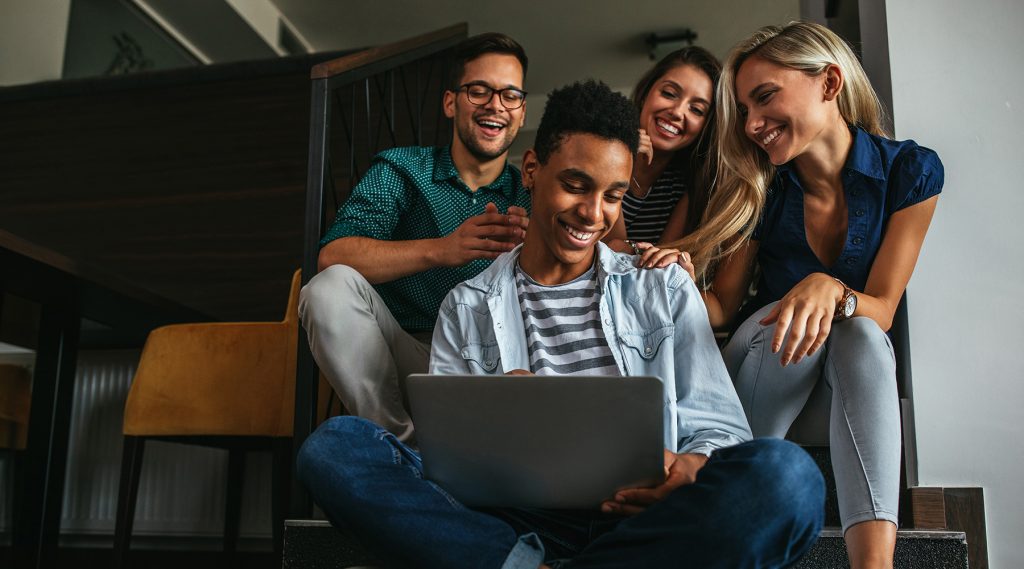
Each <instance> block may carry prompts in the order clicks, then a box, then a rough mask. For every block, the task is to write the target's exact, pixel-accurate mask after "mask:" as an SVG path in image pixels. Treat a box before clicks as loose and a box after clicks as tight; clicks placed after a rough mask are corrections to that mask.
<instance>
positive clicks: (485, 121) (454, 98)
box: [444, 53, 526, 162]
mask: <svg viewBox="0 0 1024 569" xmlns="http://www.w3.org/2000/svg"><path fill="white" fill-rule="evenodd" d="M466 84H471V85H486V86H488V87H490V88H492V89H505V88H507V87H512V88H515V89H520V90H521V89H522V88H523V66H522V65H520V63H519V60H518V59H516V58H515V56H513V55H507V54H502V53H485V54H484V55H481V56H480V57H477V58H476V59H473V60H471V61H467V62H466V65H465V67H464V72H463V74H462V77H461V78H460V80H459V85H466ZM499 99H500V97H498V96H493V97H491V100H490V101H488V102H487V103H486V104H483V105H479V106H477V105H474V104H473V103H470V102H469V99H468V98H467V96H466V90H465V89H460V90H459V91H445V94H444V114H445V116H447V117H448V118H450V119H452V120H453V122H454V123H455V124H454V128H455V136H454V137H453V140H452V152H453V153H455V154H459V155H462V154H468V155H470V156H472V157H474V158H476V159H477V160H479V161H481V162H484V161H489V160H493V159H495V158H500V157H502V156H503V155H504V154H505V152H506V151H508V147H509V146H511V145H512V142H513V141H514V140H515V139H516V135H517V134H518V133H519V128H520V127H521V126H523V122H524V121H525V120H526V105H525V104H524V105H523V106H522V107H519V108H518V109H513V110H509V109H506V108H505V107H504V106H503V105H502V104H501V101H500V100H499Z"/></svg>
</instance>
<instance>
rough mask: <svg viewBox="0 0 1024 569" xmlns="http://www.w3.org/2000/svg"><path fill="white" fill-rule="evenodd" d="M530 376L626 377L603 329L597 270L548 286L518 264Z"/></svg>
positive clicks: (592, 268)
mask: <svg viewBox="0 0 1024 569" xmlns="http://www.w3.org/2000/svg"><path fill="white" fill-rule="evenodd" d="M515 273H516V290H517V292H518V293H519V308H520V309H521V310H522V311H523V326H524V328H525V329H526V344H527V350H528V353H529V356H530V371H531V372H533V373H535V374H537V375H616V376H617V375H620V374H619V368H618V366H617V365H616V364H615V358H614V357H613V356H612V351H611V349H610V348H609V347H608V342H607V340H606V339H605V337H604V329H603V328H601V314H600V311H599V307H600V300H601V298H600V293H599V292H598V290H597V278H596V276H597V270H596V269H595V268H594V267H591V268H590V270H589V271H587V272H585V273H583V274H582V275H580V276H579V277H578V278H576V279H575V280H572V281H570V282H567V283H564V284H560V285H554V286H544V285H542V284H540V283H538V282H537V281H535V280H533V279H532V278H530V276H529V275H527V274H526V273H525V272H523V270H522V269H521V268H519V263H516V271H515Z"/></svg>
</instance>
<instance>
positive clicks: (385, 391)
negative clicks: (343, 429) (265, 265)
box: [299, 265, 430, 446]
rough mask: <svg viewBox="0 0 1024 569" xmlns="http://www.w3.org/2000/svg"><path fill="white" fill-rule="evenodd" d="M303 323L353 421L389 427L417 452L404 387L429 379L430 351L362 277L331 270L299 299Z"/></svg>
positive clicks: (344, 268)
mask: <svg viewBox="0 0 1024 569" xmlns="http://www.w3.org/2000/svg"><path fill="white" fill-rule="evenodd" d="M299 318H300V319H301V320H302V326H303V328H305V329H306V336H307V337H308V338H309V347H310V350H311V351H312V352H313V358H314V359H315V360H316V363H317V365H318V366H320V371H321V372H323V374H324V377H326V378H327V381H328V382H329V383H330V384H331V387H333V388H334V391H335V392H336V393H337V394H338V397H340V398H341V402H342V403H343V404H344V405H345V408H346V409H347V410H348V412H349V413H351V414H352V415H357V416H359V417H365V418H366V419H369V420H371V421H373V422H374V423H376V424H377V425H379V426H381V427H384V428H385V429H387V430H388V431H390V432H391V433H393V434H394V435H395V436H397V437H398V440H400V441H402V442H403V443H405V444H407V445H411V446H415V442H416V441H415V434H414V433H413V425H412V419H411V418H410V417H409V412H408V410H407V409H406V406H405V395H404V393H403V384H404V381H405V377H406V376H407V375H409V374H411V373H426V372H427V367H428V363H429V360H430V345H429V344H424V343H423V342H421V341H420V340H418V339H416V338H415V337H413V336H412V335H411V334H409V333H408V332H406V331H405V330H403V329H402V327H401V326H399V324H398V321H397V320H395V317H394V316H393V315H392V314H391V311H390V310H388V307H387V305H385V304H384V299H382V298H381V297H380V295H379V294H377V291H375V290H374V289H373V286H371V285H370V283H369V282H367V281H366V279H365V278H363V276H362V275H361V274H359V272H358V271H356V270H355V269H353V268H352V267H348V266H345V265H332V266H330V267H328V268H326V269H324V270H323V271H322V272H321V273H320V274H318V275H316V276H315V277H313V278H312V279H310V281H309V283H308V284H306V286H304V287H302V292H301V293H300V295H299Z"/></svg>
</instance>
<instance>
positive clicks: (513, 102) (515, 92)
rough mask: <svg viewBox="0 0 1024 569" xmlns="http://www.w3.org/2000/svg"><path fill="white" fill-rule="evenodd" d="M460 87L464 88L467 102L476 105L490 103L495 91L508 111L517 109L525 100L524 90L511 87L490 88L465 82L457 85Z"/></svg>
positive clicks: (460, 88)
mask: <svg viewBox="0 0 1024 569" xmlns="http://www.w3.org/2000/svg"><path fill="white" fill-rule="evenodd" d="M462 89H465V90H466V98H467V99H469V102H470V103H473V104H474V105H476V106H478V107H479V106H483V105H486V104H487V103H490V102H491V99H492V98H493V97H494V95H495V93H497V95H498V100H499V101H501V106H503V107H505V108H506V109H508V110H510V111H514V110H515V109H518V108H519V107H521V106H523V103H525V102H526V91H523V90H521V89H515V88H512V87H506V88H504V89H492V88H490V87H488V86H487V85H481V84H480V83H466V84H465V85H460V86H459V90H460V91H461V90H462Z"/></svg>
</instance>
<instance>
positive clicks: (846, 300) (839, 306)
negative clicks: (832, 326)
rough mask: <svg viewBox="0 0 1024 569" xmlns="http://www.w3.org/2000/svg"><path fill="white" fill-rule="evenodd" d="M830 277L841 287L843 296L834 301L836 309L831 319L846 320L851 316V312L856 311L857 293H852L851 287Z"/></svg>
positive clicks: (836, 320)
mask: <svg viewBox="0 0 1024 569" xmlns="http://www.w3.org/2000/svg"><path fill="white" fill-rule="evenodd" d="M832 278H833V279H835V281H836V282H837V283H839V284H840V285H841V286H842V287H843V298H841V299H839V302H837V303H836V311H835V314H833V316H832V320H833V321H835V322H839V321H840V320H847V319H849V318H851V317H853V313H854V312H856V311H857V295H856V294H854V292H853V289H852V288H850V287H848V286H846V283H844V282H843V281H841V280H839V279H836V278H835V277H832Z"/></svg>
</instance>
